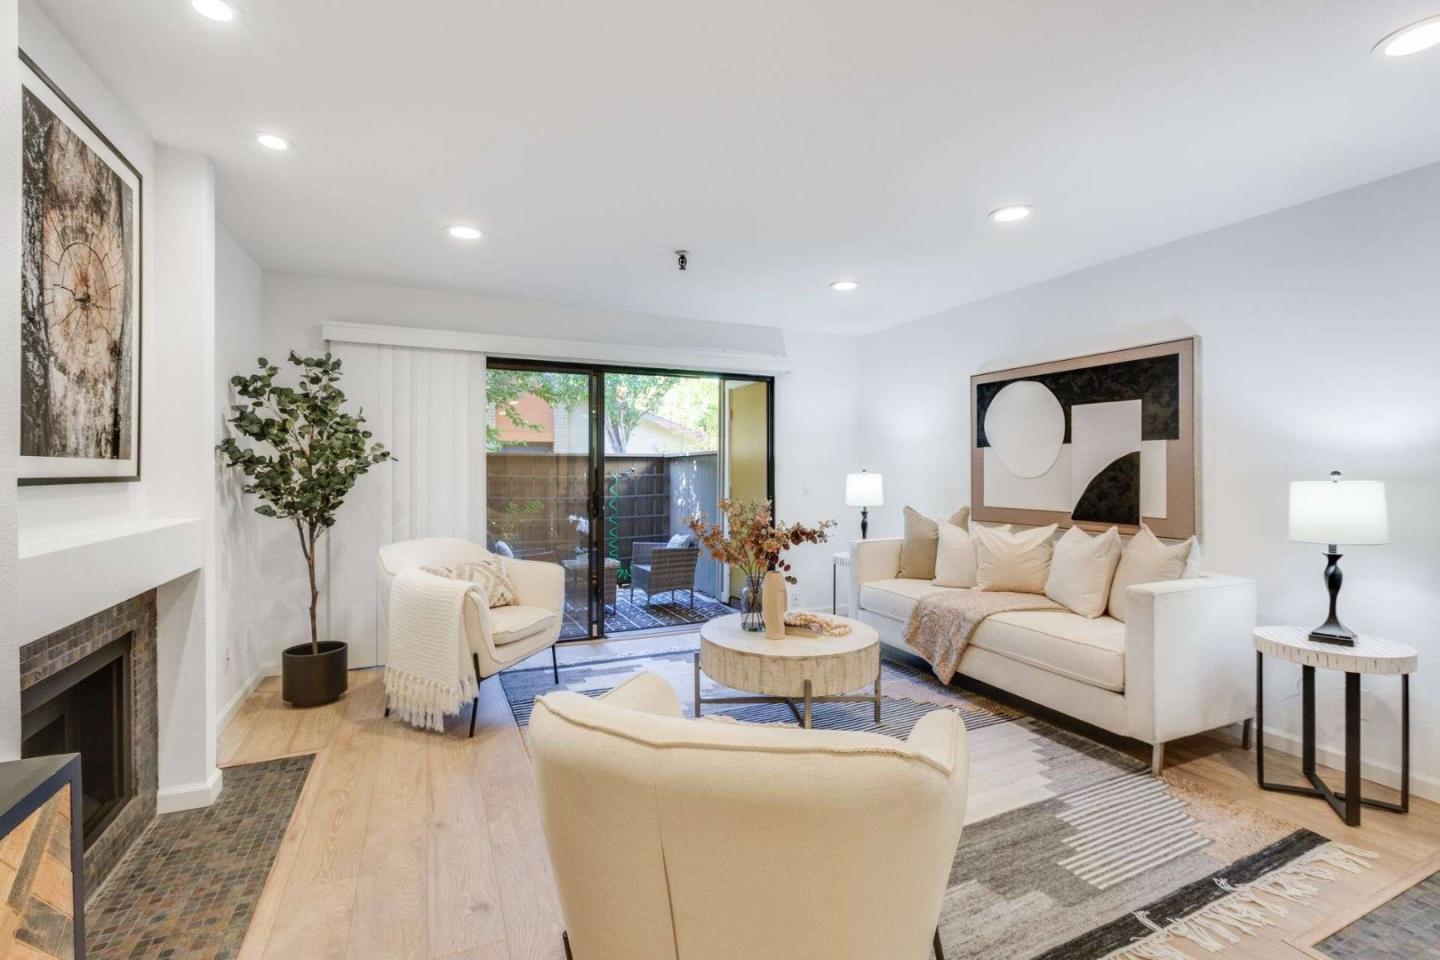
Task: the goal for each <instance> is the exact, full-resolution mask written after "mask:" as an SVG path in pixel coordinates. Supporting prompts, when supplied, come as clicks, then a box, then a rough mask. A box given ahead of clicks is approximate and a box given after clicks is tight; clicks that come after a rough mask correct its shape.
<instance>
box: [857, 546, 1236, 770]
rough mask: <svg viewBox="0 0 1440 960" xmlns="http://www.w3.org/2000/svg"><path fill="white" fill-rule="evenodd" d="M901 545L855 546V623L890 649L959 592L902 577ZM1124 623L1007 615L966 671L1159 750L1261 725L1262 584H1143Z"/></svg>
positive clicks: (988, 629) (982, 638)
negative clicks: (942, 599) (940, 600)
mask: <svg viewBox="0 0 1440 960" xmlns="http://www.w3.org/2000/svg"><path fill="white" fill-rule="evenodd" d="M900 543H901V541H900V538H898V537H896V538H889V539H877V540H859V541H855V542H854V543H852V544H851V546H850V602H851V606H852V609H853V612H852V616H855V617H856V618H857V619H859V620H861V621H863V622H865V623H868V624H870V625H871V626H872V627H874V628H875V629H876V630H878V631H879V633H880V639H881V641H882V642H884V643H886V644H889V645H890V646H892V647H895V648H897V649H900V650H905V651H906V652H911V651H909V648H908V647H906V646H905V640H904V629H905V621H906V619H907V618H908V617H909V616H910V611H911V609H912V608H913V607H914V606H915V603H916V602H917V601H918V600H919V599H920V598H921V597H923V596H925V595H926V594H929V593H934V592H936V591H944V590H951V589H957V588H953V587H937V586H935V585H934V584H932V583H931V582H930V581H929V580H901V579H898V578H897V574H898V572H899V566H900ZM1126 599H1127V615H1126V620H1125V622H1123V623H1122V622H1121V621H1119V620H1116V619H1114V618H1112V617H1110V616H1108V615H1107V616H1101V617H1098V618H1096V619H1094V620H1089V619H1086V618H1085V617H1082V616H1080V615H1079V614H1077V613H1071V612H1069V611H1068V610H1026V611H1015V612H1011V613H1000V614H995V615H994V616H991V617H988V618H987V619H986V620H985V621H984V622H983V623H981V625H980V627H979V629H977V630H976V631H975V635H974V636H973V637H972V638H971V640H970V644H969V646H968V647H967V648H966V650H965V653H964V654H963V656H962V657H961V659H960V670H959V672H960V674H961V675H963V676H966V677H970V678H972V679H974V680H978V681H980V682H981V683H985V684H988V685H990V686H992V687H997V688H999V689H1001V690H1004V691H1006V692H1008V693H1012V694H1014V695H1016V696H1019V697H1023V698H1025V699H1026V700H1030V701H1032V702H1034V703H1037V704H1040V705H1041V706H1044V707H1048V708H1050V709H1052V710H1056V711H1058V712H1060V713H1063V714H1065V715H1067V716H1071V717H1074V718H1076V719H1077V720H1083V721H1085V722H1086V723H1090V724H1093V725H1095V726H1097V727H1100V728H1101V729H1103V730H1108V731H1110V732H1111V733H1116V734H1119V735H1121V736H1125V737H1133V738H1134V739H1136V740H1143V741H1144V742H1146V743H1149V744H1152V745H1153V746H1154V750H1153V755H1152V767H1153V769H1154V770H1155V772H1156V773H1159V772H1160V769H1161V766H1162V765H1163V763H1164V757H1165V742H1166V741H1168V740H1175V739H1178V738H1180V737H1186V736H1189V735H1191V734H1194V733H1200V732H1201V731H1204V730H1211V729H1214V728H1216V727H1222V726H1225V725H1227V724H1231V723H1244V724H1245V728H1244V731H1245V732H1244V737H1245V741H1246V745H1247V746H1248V744H1249V737H1250V718H1251V717H1252V716H1254V701H1253V675H1254V647H1253V639H1252V635H1253V632H1254V629H1255V582H1254V581H1253V580H1247V579H1244V578H1241V577H1226V576H1217V575H1213V574H1202V575H1200V576H1199V577H1194V578H1191V579H1184V580H1167V581H1164V582H1160V583H1146V584H1138V585H1136V586H1133V587H1131V588H1130V590H1129V592H1128V594H1127V598H1126Z"/></svg>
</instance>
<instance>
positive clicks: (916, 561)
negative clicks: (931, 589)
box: [899, 507, 970, 580]
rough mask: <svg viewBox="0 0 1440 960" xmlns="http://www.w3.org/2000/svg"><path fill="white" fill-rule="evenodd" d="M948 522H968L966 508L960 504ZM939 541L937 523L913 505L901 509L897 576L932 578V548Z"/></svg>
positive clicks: (933, 564) (934, 549)
mask: <svg viewBox="0 0 1440 960" xmlns="http://www.w3.org/2000/svg"><path fill="white" fill-rule="evenodd" d="M949 522H950V523H953V524H954V525H955V526H957V527H964V526H965V525H966V524H968V523H969V522H970V508H969V507H961V508H960V509H959V510H956V511H955V513H954V514H952V515H951V517H950V520H949ZM939 544H940V525H939V524H938V523H936V522H935V521H934V520H931V519H930V518H929V517H926V516H923V515H922V514H921V513H920V512H919V511H918V510H915V509H914V508H913V507H906V508H905V536H904V539H903V540H902V541H901V543H900V574H899V575H900V576H901V577H904V578H905V579H907V580H911V579H913V580H933V579H934V578H935V551H936V550H937V549H938V547H939Z"/></svg>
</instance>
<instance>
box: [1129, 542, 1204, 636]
mask: <svg viewBox="0 0 1440 960" xmlns="http://www.w3.org/2000/svg"><path fill="white" fill-rule="evenodd" d="M1198 545H1199V541H1197V540H1196V539H1195V538H1194V537H1191V538H1190V539H1188V540H1185V541H1184V542H1182V543H1173V544H1167V543H1162V542H1161V541H1160V538H1159V537H1157V536H1155V534H1153V533H1151V532H1150V528H1149V527H1146V526H1141V527H1140V530H1139V532H1138V533H1136V534H1135V536H1133V537H1131V538H1130V542H1129V543H1128V544H1126V546H1125V552H1124V553H1122V554H1120V565H1119V566H1117V567H1116V568H1115V578H1114V579H1113V580H1112V581H1111V582H1110V609H1109V610H1108V611H1106V612H1107V613H1109V614H1110V616H1112V617H1114V618H1115V619H1116V620H1119V621H1121V622H1122V623H1123V622H1124V621H1125V615H1126V594H1125V591H1127V590H1129V589H1130V588H1131V587H1133V586H1135V585H1136V584H1137V583H1158V582H1160V581H1162V580H1177V579H1179V578H1181V577H1183V576H1185V572H1186V570H1187V568H1188V565H1189V562H1190V554H1191V553H1194V552H1195V547H1196V546H1198ZM1199 565H1200V558H1199V556H1198V555H1197V556H1196V559H1195V566H1196V567H1198V566H1199ZM1196 572H1197V573H1198V570H1197V571H1196Z"/></svg>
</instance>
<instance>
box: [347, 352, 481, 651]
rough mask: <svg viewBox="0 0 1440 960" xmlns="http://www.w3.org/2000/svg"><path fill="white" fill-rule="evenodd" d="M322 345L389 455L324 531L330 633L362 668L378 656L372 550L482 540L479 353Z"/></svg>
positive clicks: (381, 643) (352, 400) (381, 648)
mask: <svg viewBox="0 0 1440 960" xmlns="http://www.w3.org/2000/svg"><path fill="white" fill-rule="evenodd" d="M331 352H332V353H333V354H334V355H335V356H336V357H338V358H340V360H341V371H342V373H343V374H344V378H343V379H342V381H341V387H342V388H343V389H344V390H345V395H346V397H347V398H348V400H349V401H350V403H351V404H353V405H355V406H359V407H361V408H362V409H363V411H364V413H365V420H366V424H367V426H368V428H369V429H370V430H371V431H372V432H373V433H374V434H375V439H376V440H378V441H379V442H381V443H383V444H385V446H386V447H387V448H388V449H389V450H390V452H391V453H393V454H394V455H395V458H396V459H395V460H394V461H392V462H390V463H384V464H381V465H379V466H377V467H372V468H371V470H370V472H369V473H368V474H366V475H365V476H364V477H362V478H361V479H360V482H359V483H357V484H356V486H355V489H354V491H353V492H352V493H351V495H350V498H349V499H348V500H347V501H346V503H345V506H344V507H343V508H342V509H341V511H340V513H339V515H338V516H337V518H336V524H335V527H334V528H333V529H332V530H331V531H330V534H329V537H328V540H329V561H330V562H329V571H330V574H329V584H328V597H329V603H328V604H327V607H328V610H329V627H330V632H329V635H330V638H331V639H333V640H344V641H346V642H347V643H349V644H350V665H351V666H352V667H362V666H370V665H373V664H378V663H384V661H385V638H384V637H381V636H379V635H378V634H377V631H376V604H377V603H378V601H379V597H377V596H376V568H375V555H376V551H378V550H379V549H380V547H382V546H384V545H385V544H388V543H394V542H396V541H400V540H414V539H418V538H421V537H462V538H464V539H467V540H473V541H475V542H476V543H484V542H485V356H484V354H481V353H475V352H470V351H464V350H436V349H428V348H421V347H403V346H389V345H385V344H373V343H349V342H335V343H332V344H331Z"/></svg>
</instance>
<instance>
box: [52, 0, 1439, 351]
mask: <svg viewBox="0 0 1440 960" xmlns="http://www.w3.org/2000/svg"><path fill="white" fill-rule="evenodd" d="M42 6H43V8H44V9H45V11H46V12H47V13H48V14H49V15H50V17H51V18H52V19H53V20H54V21H55V22H56V24H57V26H59V27H60V29H61V30H62V31H63V32H64V33H65V34H66V36H67V37H69V39H70V40H71V42H72V43H74V44H75V46H76V47H77V48H78V49H79V50H80V52H81V54H82V55H83V56H84V57H85V58H86V59H87V60H89V61H90V63H91V64H92V65H93V66H94V67H95V69H96V70H97V72H99V73H100V75H101V76H102V77H103V78H104V79H105V80H106V81H107V82H108V83H109V84H110V85H111V86H112V87H113V89H114V90H115V91H116V93H117V94H118V95H119V96H120V97H121V98H122V99H123V100H124V101H126V103H128V104H129V105H130V106H131V107H132V108H133V109H134V111H135V113H136V114H137V115H138V117H139V119H140V120H141V122H142V123H144V124H145V126H146V127H147V128H148V129H149V131H150V132H151V133H152V134H153V135H154V137H155V138H156V139H157V140H158V141H160V142H162V143H167V144H172V145H175V146H180V147H185V148H190V149H194V150H201V151H204V152H205V153H207V154H209V155H210V156H212V157H213V158H214V159H215V163H216V166H217V168H218V171H219V184H220V187H219V190H220V195H219V204H220V215H221V218H222V219H223V220H224V222H225V223H226V225H227V226H228V227H229V228H230V229H231V230H232V231H233V232H234V233H235V235H236V236H237V237H238V238H239V239H240V241H241V242H242V243H243V244H244V245H245V246H246V247H247V248H248V249H249V250H250V251H251V252H252V253H253V254H254V255H255V257H256V258H257V259H258V260H259V261H260V262H261V263H262V265H263V266H265V267H266V268H268V269H272V270H281V271H288V272H297V273H313V274H320V275H326V276H336V277H350V278H365V279H373V280H380V281H386V282H393V283H401V284H407V285H413V286H423V287H433V288H439V289H450V290H464V291H473V292H478V293H489V294H498V295H505V296H515V297H526V298H538V299H548V300H555V301H561V302H567V303H575V304H585V305H591V306H601V307H608V308H615V309H626V310H635V311H643V312H646V313H652V314H659V315H664V316H677V317H690V318H697V319H704V320H719V321H738V322H742V323H758V324H773V325H779V326H784V327H790V328H798V329H811V330H826V331H833V332H844V333H855V332H861V331H868V330H874V329H878V328H882V327H884V326H887V325H891V324H895V323H899V322H902V321H906V320H910V319H914V318H916V317H920V316H925V315H928V314H931V313H935V312H938V311H940V310H943V309H945V308H947V307H951V306H955V305H958V304H961V303H966V302H969V301H972V300H976V299H979V298H982V297H985V296H989V295H993V294H996V293H999V292H1002V291H1005V290H1008V289H1013V288H1015V287H1019V286H1023V285H1026V284H1029V283H1033V282H1036V281H1039V280H1043V279H1046V278H1049V277H1053V276H1056V275H1059V274H1061V273H1065V272H1069V271H1071V270H1075V269H1078V268H1080V267H1084V266H1087V265H1090V264H1094V263H1097V262H1100V261H1104V260H1108V259H1111V258H1114V257H1116V256H1119V255H1122V254H1125V253H1129V252H1132V251H1135V250H1139V249H1143V248H1145V247H1150V246H1154V245H1156V244H1160V243H1164V242H1166V241H1169V240H1174V239H1177V238H1179V237H1183V236H1186V235H1189V234H1193V233H1197V232H1200V231H1203V230H1207V229H1210V228H1213V227H1216V226H1220V225H1223V224H1226V223H1231V222H1234V221H1237V220H1241V219H1244V218H1247V217H1251V216H1255V215H1257V214H1261V213H1264V212H1267V211H1270V210H1274V209H1277V208H1280V207H1284V206H1288V205H1290V204H1294V203H1297V202H1300V201H1304V200H1307V199H1310V198H1313V197H1317V196H1321V195H1324V194H1327V193H1331V192H1334V191H1336V190H1341V189H1344V188H1346V187H1350V186H1353V185H1356V184H1359V183H1364V182H1367V181H1370V180H1375V179H1378V178H1380V177H1384V176H1387V175H1389V174H1393V173H1398V172H1400V171H1403V170H1407V169H1411V168H1413V167H1417V166H1421V165H1423V164H1427V163H1432V162H1435V161H1437V160H1440V109H1437V107H1436V104H1437V103H1440V49H1436V50H1432V51H1429V52H1427V53H1422V54H1419V55H1417V56H1415V57H1411V58H1408V59H1404V60H1395V61H1386V60H1384V59H1383V58H1380V57H1377V56H1373V55H1372V54H1371V52H1370V50H1371V47H1372V46H1373V45H1374V44H1375V42H1376V41H1378V40H1379V39H1380V38H1381V37H1382V36H1384V35H1385V34H1388V33H1390V32H1391V31H1392V30H1394V29H1396V28H1398V27H1400V26H1403V25H1405V24H1407V23H1410V22H1412V21H1414V20H1417V19H1420V18H1422V17H1424V16H1428V15H1432V14H1436V13H1440V0H1260V2H1257V0H1025V2H1019V0H883V2H875V0H708V2H706V0H648V2H646V0H604V2H596V0H580V2H554V0H483V2H481V0H473V2H472V0H236V6H237V8H238V9H239V11H240V15H239V17H238V18H237V19H236V20H235V21H234V22H232V23H230V24H218V23H213V22H211V21H208V20H205V19H203V18H201V17H199V16H198V15H196V14H194V13H193V12H192V11H191V10H190V5H189V2H188V0H124V2H117V0H42ZM260 130H273V131H277V132H280V133H282V134H284V135H285V136H287V137H290V138H291V139H292V140H293V141H294V142H295V144H296V147H295V149H294V150H293V151H291V152H290V153H288V154H274V153H271V152H269V151H266V150H264V149H262V148H260V147H259V146H257V145H256V144H255V142H254V139H253V137H254V134H255V133H256V132H257V131H260ZM1014 202H1023V203H1031V204H1034V205H1035V206H1036V208H1037V212H1036V214H1035V216H1033V217H1032V218H1031V219H1030V220H1028V221H1025V222H1022V223H1019V224H1011V225H1007V226H1000V225H996V224H993V223H990V222H989V221H988V220H987V219H986V218H985V214H986V212H987V211H988V210H990V209H991V208H993V207H995V206H998V205H1001V204H1004V203H1014ZM458 221H466V222H473V223H476V224H477V225H479V226H481V227H482V228H484V230H485V231H486V233H487V237H486V239H484V240H483V241H480V242H479V243H473V244H463V243H460V242H457V241H454V240H451V239H449V238H448V237H446V236H445V235H444V231H443V228H444V227H445V226H446V225H447V224H449V223H453V222H458ZM676 247H686V248H688V249H689V250H690V251H691V263H690V270H689V271H688V272H687V273H683V274H682V273H679V272H677V271H676V269H675V266H674V258H673V256H672V254H671V251H672V250H673V249H675V248H676ZM842 277H854V278H856V279H858V280H859V281H860V282H861V283H862V286H861V288H860V289H859V290H858V291H856V292H854V293H850V294H838V293H835V292H832V291H831V290H830V289H829V288H828V284H829V283H830V281H832V280H835V279H839V278H842Z"/></svg>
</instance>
